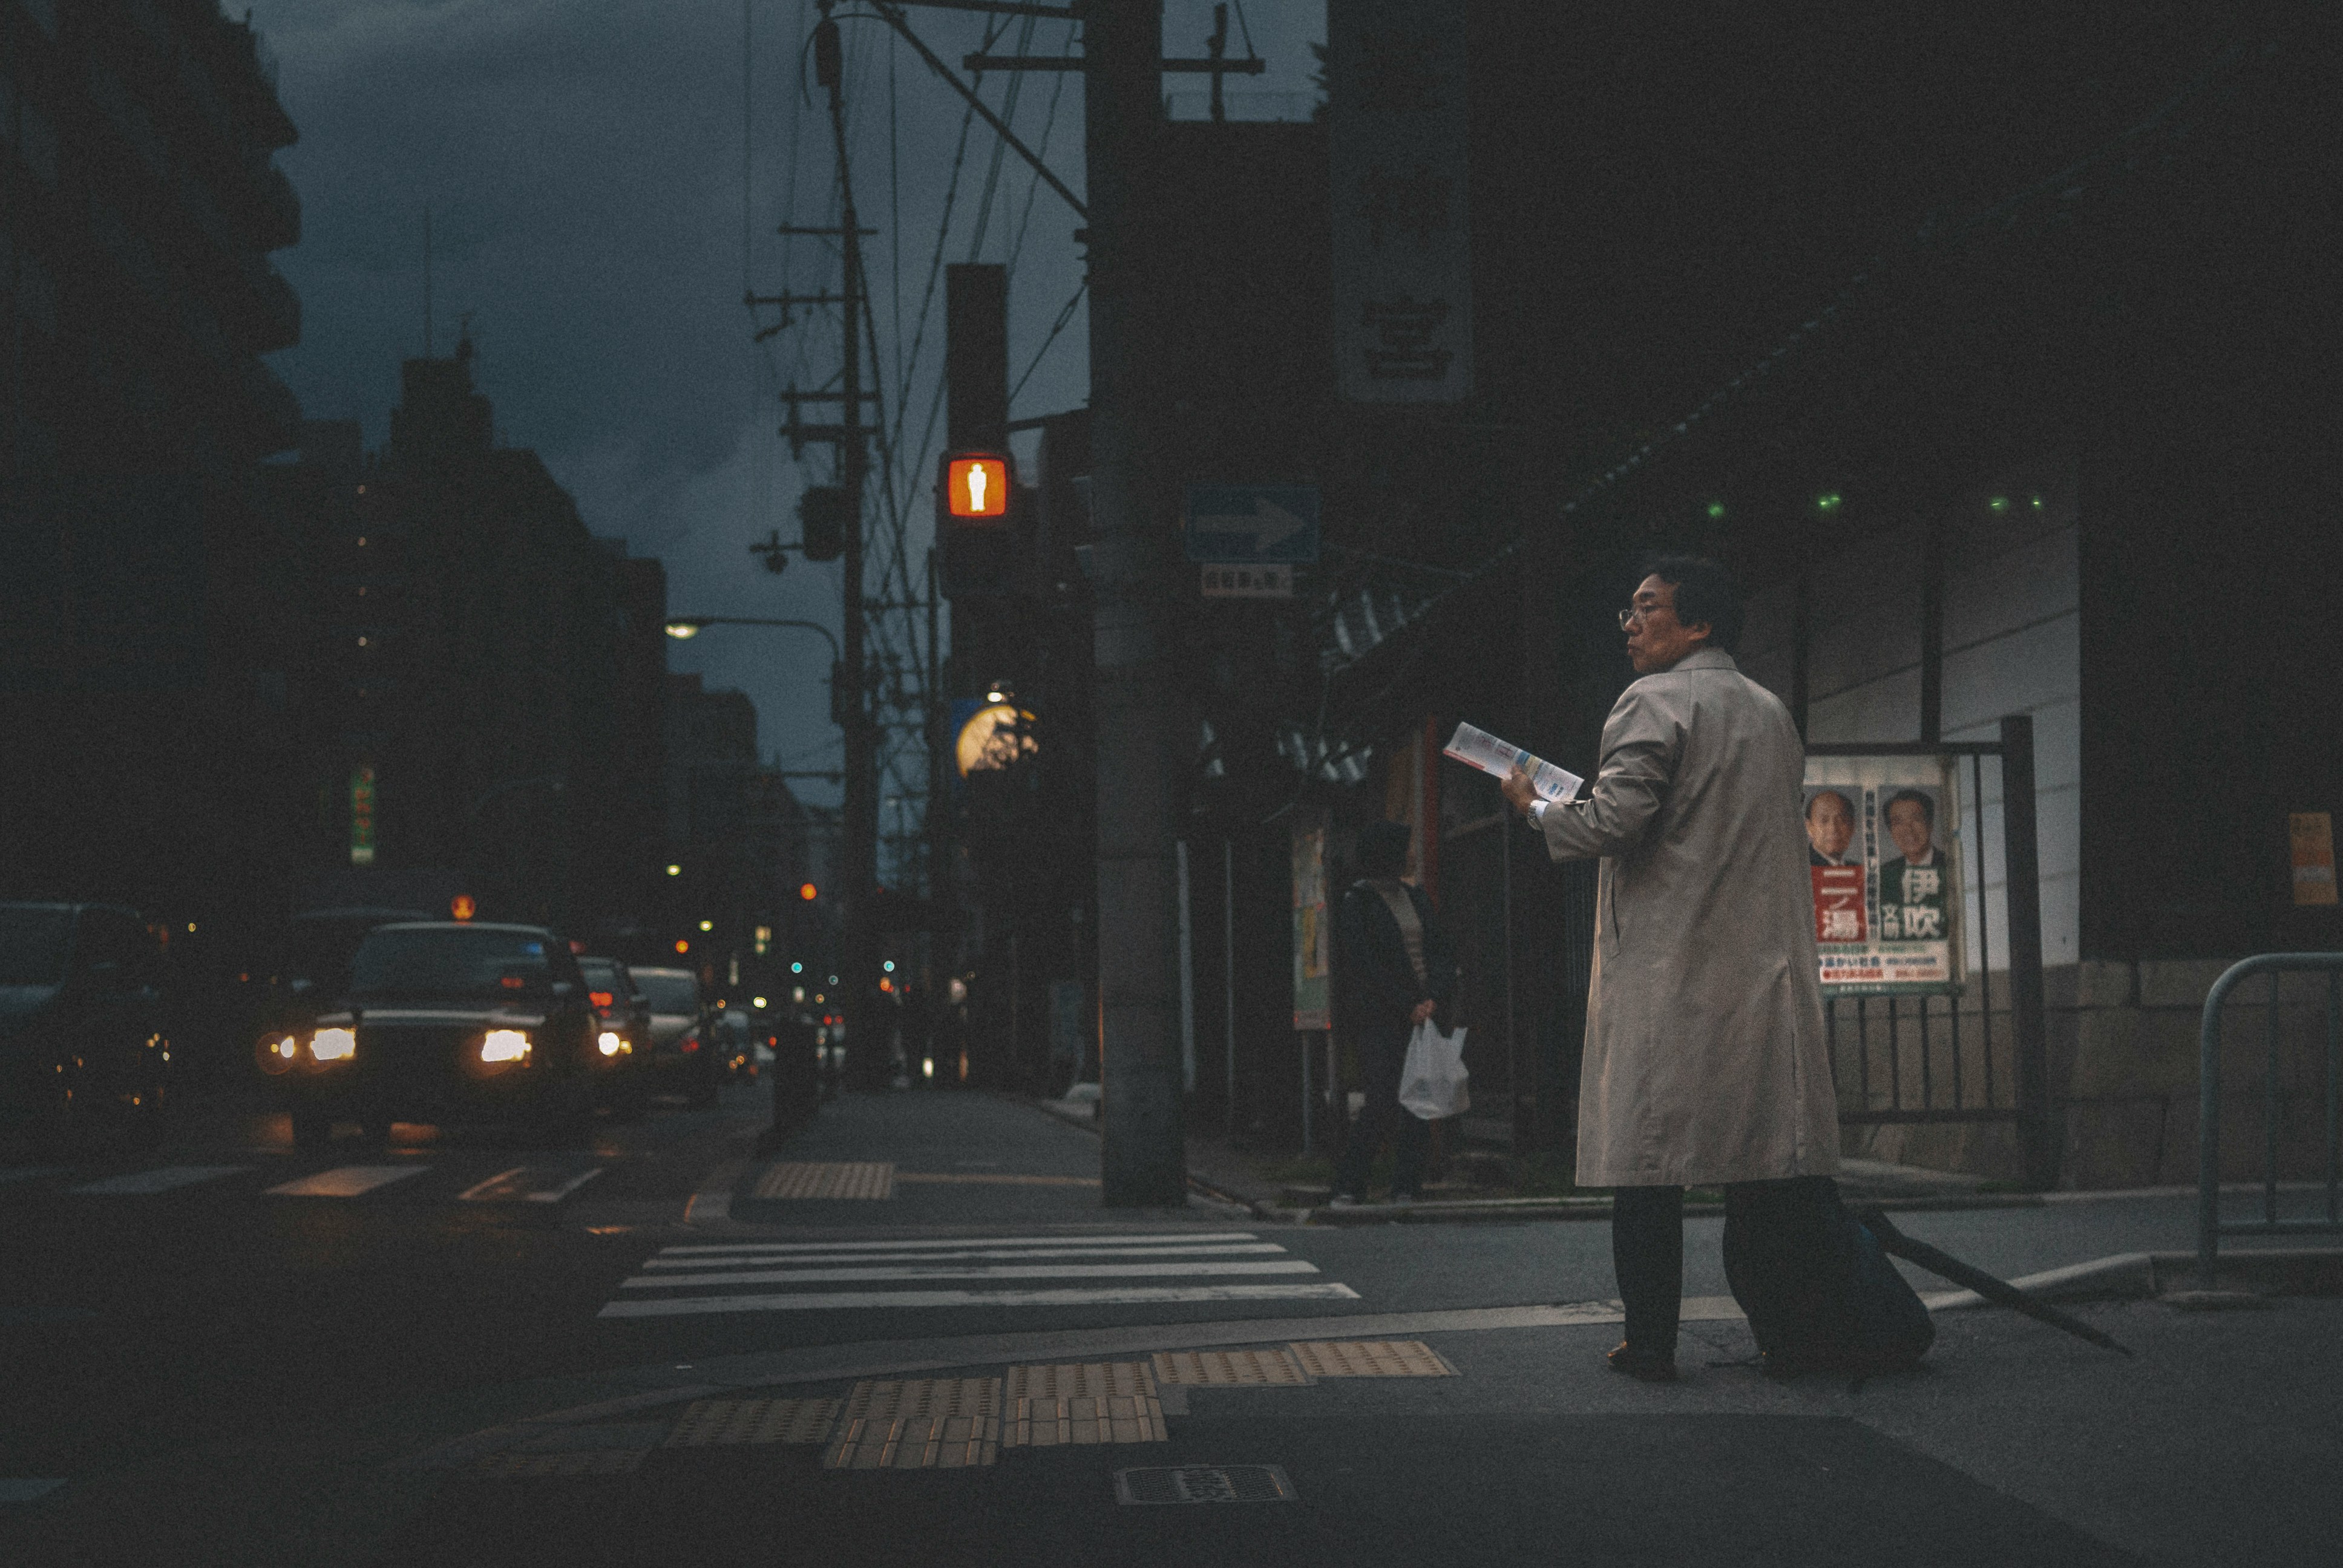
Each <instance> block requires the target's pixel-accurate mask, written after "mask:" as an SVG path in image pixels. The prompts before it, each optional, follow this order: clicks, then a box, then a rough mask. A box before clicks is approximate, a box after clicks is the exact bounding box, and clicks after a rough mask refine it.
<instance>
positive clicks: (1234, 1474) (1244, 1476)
mask: <svg viewBox="0 0 2343 1568" xmlns="http://www.w3.org/2000/svg"><path fill="white" fill-rule="evenodd" d="M1114 1500H1115V1501H1116V1502H1117V1503H1291V1502H1292V1501H1293V1483H1292V1482H1291V1481H1289V1480H1287V1479H1286V1476H1285V1472H1283V1471H1282V1470H1280V1469H1279V1468H1278V1467H1277V1466H1275V1465H1273V1464H1182V1465H1165V1466H1161V1467H1157V1468H1152V1469H1148V1470H1118V1471H1116V1472H1115V1473H1114Z"/></svg>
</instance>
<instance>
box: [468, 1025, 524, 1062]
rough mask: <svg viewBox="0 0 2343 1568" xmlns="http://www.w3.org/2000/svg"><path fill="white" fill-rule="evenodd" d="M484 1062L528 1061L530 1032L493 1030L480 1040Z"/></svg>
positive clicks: (481, 1055)
mask: <svg viewBox="0 0 2343 1568" xmlns="http://www.w3.org/2000/svg"><path fill="white" fill-rule="evenodd" d="M480 1060H482V1061H526V1060H528V1030H520V1029H492V1030H488V1033H487V1034H485V1035H483V1036H482V1037H481V1039H480Z"/></svg>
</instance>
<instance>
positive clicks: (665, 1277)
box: [621, 1258, 1318, 1291]
mask: <svg viewBox="0 0 2343 1568" xmlns="http://www.w3.org/2000/svg"><path fill="white" fill-rule="evenodd" d="M1317 1271H1318V1265H1317V1264H1315V1263H1312V1262H1308V1261H1304V1260H1302V1259H1300V1258H1282V1259H1278V1260H1275V1261H1266V1260H1265V1261H1260V1262H1252V1261H1236V1262H1223V1261H1179V1262H1169V1263H1065V1264H1051V1263H1032V1264H1025V1263H1017V1264H1010V1265H1008V1266H1005V1267H1000V1268H993V1267H984V1266H979V1267H976V1268H916V1267H914V1268H892V1269H748V1270H743V1271H740V1272H739V1273H732V1274H687V1275H675V1274H638V1275H636V1276H635V1277H634V1278H633V1279H631V1280H628V1281H627V1282H626V1283H625V1284H624V1286H622V1287H621V1288H622V1289H625V1290H629V1291H634V1290H647V1289H648V1290H674V1289H676V1288H678V1287H683V1288H686V1289H696V1288H699V1287H702V1286H707V1285H796V1284H809V1285H835V1284H848V1283H850V1282H857V1281H866V1280H1138V1279H1157V1280H1161V1279H1177V1278H1182V1277H1185V1278H1192V1279H1215V1278H1222V1277H1226V1276H1229V1275H1235V1274H1314V1273H1316V1272H1317Z"/></svg>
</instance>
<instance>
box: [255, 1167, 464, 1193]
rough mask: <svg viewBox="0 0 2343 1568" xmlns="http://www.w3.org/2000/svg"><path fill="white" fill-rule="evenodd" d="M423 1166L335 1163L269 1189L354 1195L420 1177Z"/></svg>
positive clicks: (288, 1191)
mask: <svg viewBox="0 0 2343 1568" xmlns="http://www.w3.org/2000/svg"><path fill="white" fill-rule="evenodd" d="M428 1169H430V1168H429V1167H428V1166H425V1165H337V1166H336V1167H335V1168H334V1169H333V1170H331V1171H317V1173H316V1174H315V1175H310V1176H303V1177H300V1178H298V1179H297V1180H295V1181H286V1182H281V1183H279V1184H278V1185H277V1186H275V1187H271V1188H270V1189H269V1190H268V1191H270V1192H271V1193H273V1194H275V1195H277V1196H278V1197H283V1198H356V1197H357V1196H359V1195H360V1194H361V1193H366V1192H371V1191H374V1190H375V1189H376V1188H377V1187H387V1186H389V1185H390V1184H391V1183H392V1182H393V1181H405V1180H406V1179H407V1177H409V1176H420V1175H422V1174H423V1172H424V1171H427V1170H428Z"/></svg>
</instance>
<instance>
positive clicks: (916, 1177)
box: [895, 1171, 1099, 1187]
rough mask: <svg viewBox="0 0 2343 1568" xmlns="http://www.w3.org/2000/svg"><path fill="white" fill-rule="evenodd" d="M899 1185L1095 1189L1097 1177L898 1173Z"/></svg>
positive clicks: (978, 1173)
mask: <svg viewBox="0 0 2343 1568" xmlns="http://www.w3.org/2000/svg"><path fill="white" fill-rule="evenodd" d="M895 1181H896V1184H897V1185H898V1186H908V1185H910V1184H911V1183H913V1182H919V1181H925V1182H930V1183H932V1184H935V1185H939V1186H950V1187H1095V1186H1097V1185H1098V1184H1099V1179H1098V1178H1097V1177H1095V1176H1012V1175H1006V1174H1003V1173H1001V1172H1000V1171H896V1172H895Z"/></svg>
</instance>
